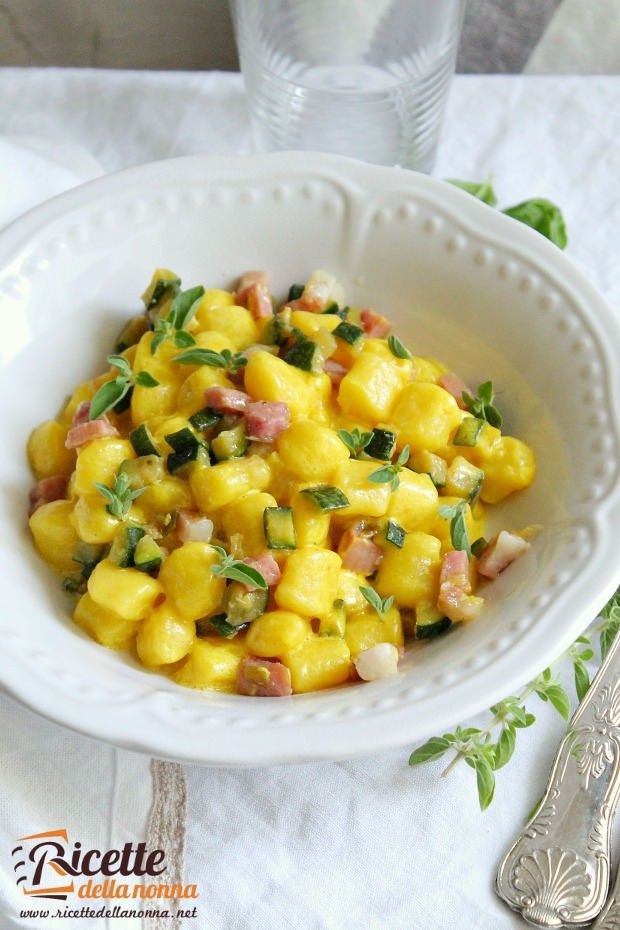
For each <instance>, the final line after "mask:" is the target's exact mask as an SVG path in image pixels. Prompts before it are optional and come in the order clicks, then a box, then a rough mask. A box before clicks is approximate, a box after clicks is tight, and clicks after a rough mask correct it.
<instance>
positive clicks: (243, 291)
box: [235, 271, 273, 320]
mask: <svg viewBox="0 0 620 930" xmlns="http://www.w3.org/2000/svg"><path fill="white" fill-rule="evenodd" d="M235 302H236V303H237V304H238V305H239V306H240V307H247V309H248V310H249V311H250V313H251V314H252V316H253V317H254V319H255V320H266V319H268V318H269V317H270V316H273V301H272V299H271V294H270V293H269V288H268V286H267V274H266V272H264V271H246V272H245V273H244V274H242V275H241V277H240V278H239V281H238V282H237V288H236V290H235Z"/></svg>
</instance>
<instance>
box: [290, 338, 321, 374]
mask: <svg viewBox="0 0 620 930" xmlns="http://www.w3.org/2000/svg"><path fill="white" fill-rule="evenodd" d="M282 359H283V360H284V361H285V362H286V363H287V364H288V365H294V366H295V368H301V370H302V371H316V370H317V368H318V366H319V363H320V360H321V352H320V349H319V347H318V345H317V344H316V342H312V340H311V339H305V338H304V339H297V340H296V341H295V342H294V343H293V345H292V346H291V347H290V349H287V350H286V352H285V353H284V355H283V356H282Z"/></svg>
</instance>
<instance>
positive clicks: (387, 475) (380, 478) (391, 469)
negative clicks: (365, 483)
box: [368, 446, 409, 491]
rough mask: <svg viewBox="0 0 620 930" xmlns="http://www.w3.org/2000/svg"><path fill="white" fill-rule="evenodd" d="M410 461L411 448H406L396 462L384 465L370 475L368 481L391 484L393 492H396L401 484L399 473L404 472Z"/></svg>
mask: <svg viewBox="0 0 620 930" xmlns="http://www.w3.org/2000/svg"><path fill="white" fill-rule="evenodd" d="M408 461H409V446H405V447H404V448H403V450H402V451H401V453H400V455H399V456H398V458H397V459H396V461H395V462H391V463H390V464H389V465H382V466H381V468H377V470H376V471H373V472H371V473H370V475H368V480H369V481H372V482H373V484H388V483H389V485H390V487H391V489H392V491H396V490H397V489H398V486H399V484H400V478H399V473H400V472H401V471H402V470H403V468H404V467H405V464H406V463H407V462H408Z"/></svg>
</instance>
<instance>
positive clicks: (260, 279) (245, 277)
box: [235, 271, 268, 306]
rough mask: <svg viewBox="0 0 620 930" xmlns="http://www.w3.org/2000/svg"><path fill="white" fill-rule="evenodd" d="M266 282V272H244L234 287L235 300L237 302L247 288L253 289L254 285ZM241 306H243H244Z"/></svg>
mask: <svg viewBox="0 0 620 930" xmlns="http://www.w3.org/2000/svg"><path fill="white" fill-rule="evenodd" d="M267 281H268V277H267V272H266V271H244V272H243V274H242V275H241V277H240V278H239V280H238V281H237V285H236V287H235V300H236V301H237V302H239V297H240V296H241V295H242V294H243V292H244V291H247V290H248V288H250V287H253V286H254V285H255V284H267ZM241 306H244V304H242V305H241Z"/></svg>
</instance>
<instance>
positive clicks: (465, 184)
mask: <svg viewBox="0 0 620 930" xmlns="http://www.w3.org/2000/svg"><path fill="white" fill-rule="evenodd" d="M448 184H453V185H454V186H455V187H460V189H461V190H462V191H466V192H467V193H468V194H471V195H472V196H473V197H476V198H477V199H478V200H481V201H482V202H483V203H487V204H488V205H489V206H490V207H495V206H497V197H496V196H495V191H494V190H493V185H492V183H491V181H457V180H455V179H453V178H448Z"/></svg>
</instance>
